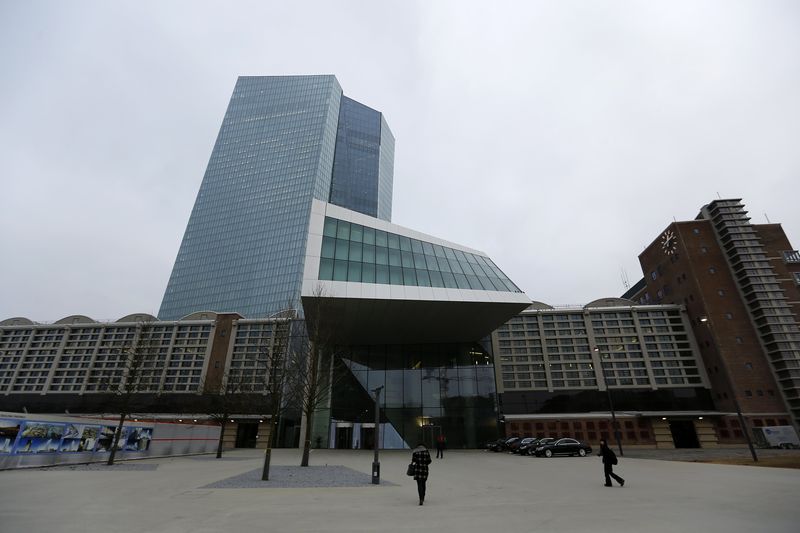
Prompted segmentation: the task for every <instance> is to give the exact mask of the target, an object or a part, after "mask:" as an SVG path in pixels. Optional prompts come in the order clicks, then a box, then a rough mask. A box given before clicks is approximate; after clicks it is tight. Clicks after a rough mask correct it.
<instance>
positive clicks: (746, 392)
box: [744, 390, 753, 398]
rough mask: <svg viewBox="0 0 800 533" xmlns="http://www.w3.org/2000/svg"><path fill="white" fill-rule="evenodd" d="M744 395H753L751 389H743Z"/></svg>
mask: <svg viewBox="0 0 800 533" xmlns="http://www.w3.org/2000/svg"><path fill="white" fill-rule="evenodd" d="M744 395H745V396H747V397H748V398H750V397H751V396H753V391H751V390H746V391H744Z"/></svg>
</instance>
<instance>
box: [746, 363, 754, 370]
mask: <svg viewBox="0 0 800 533" xmlns="http://www.w3.org/2000/svg"><path fill="white" fill-rule="evenodd" d="M744 367H745V368H746V369H747V370H753V363H745V364H744Z"/></svg>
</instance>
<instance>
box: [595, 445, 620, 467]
mask: <svg viewBox="0 0 800 533" xmlns="http://www.w3.org/2000/svg"><path fill="white" fill-rule="evenodd" d="M597 455H599V456H601V457H602V458H603V464H604V465H615V464H617V454H615V453H614V450H612V449H611V448H609V447H608V446H600V453H599V454H597Z"/></svg>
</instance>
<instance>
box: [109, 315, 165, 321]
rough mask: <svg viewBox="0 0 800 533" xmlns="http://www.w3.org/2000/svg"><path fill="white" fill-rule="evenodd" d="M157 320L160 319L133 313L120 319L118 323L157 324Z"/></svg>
mask: <svg viewBox="0 0 800 533" xmlns="http://www.w3.org/2000/svg"><path fill="white" fill-rule="evenodd" d="M156 320H158V319H157V318H156V317H154V316H153V315H151V314H149V313H133V314H132V315H126V316H124V317H122V318H120V319H119V320H117V322H155V321H156Z"/></svg>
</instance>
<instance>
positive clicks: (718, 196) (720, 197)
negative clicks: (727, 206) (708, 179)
mask: <svg viewBox="0 0 800 533" xmlns="http://www.w3.org/2000/svg"><path fill="white" fill-rule="evenodd" d="M717 198H719V199H720V200H722V196H720V195H719V191H717Z"/></svg>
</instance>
